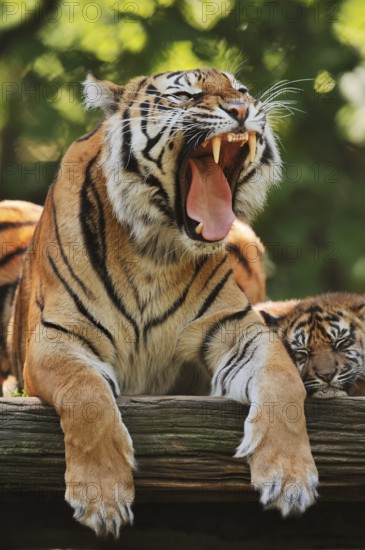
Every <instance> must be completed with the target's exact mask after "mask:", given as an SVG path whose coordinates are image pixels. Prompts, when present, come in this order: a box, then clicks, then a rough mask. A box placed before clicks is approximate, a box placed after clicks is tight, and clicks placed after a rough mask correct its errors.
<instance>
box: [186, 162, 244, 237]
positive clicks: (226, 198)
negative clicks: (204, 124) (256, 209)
mask: <svg viewBox="0 0 365 550" xmlns="http://www.w3.org/2000/svg"><path fill="white" fill-rule="evenodd" d="M189 167H190V170H191V174H192V176H191V185H190V190H189V194H188V198H187V202H186V210H187V214H188V216H189V218H191V219H192V220H195V221H197V222H201V223H202V224H203V230H202V235H203V237H204V239H205V240H207V241H220V240H222V239H224V237H226V235H227V234H228V232H229V230H230V228H231V225H232V223H233V221H234V214H233V212H232V193H231V188H230V186H229V183H228V181H227V179H226V176H225V175H224V173H223V171H222V169H221V167H220V166H219V164H216V163H215V162H214V160H213V158H212V157H200V158H194V159H190V160H189Z"/></svg>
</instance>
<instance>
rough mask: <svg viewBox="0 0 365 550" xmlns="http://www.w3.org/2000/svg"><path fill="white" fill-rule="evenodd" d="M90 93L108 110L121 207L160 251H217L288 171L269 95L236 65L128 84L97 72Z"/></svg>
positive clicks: (91, 100) (115, 199) (108, 144)
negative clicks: (283, 169) (263, 97)
mask: <svg viewBox="0 0 365 550" xmlns="http://www.w3.org/2000/svg"><path fill="white" fill-rule="evenodd" d="M85 98H86V105H87V107H89V108H92V107H100V108H102V109H103V110H104V112H105V113H106V119H105V121H104V123H103V125H104V128H105V132H104V136H105V138H104V140H105V141H104V150H103V155H102V157H101V162H102V165H103V169H104V173H105V176H106V178H107V186H108V193H109V198H110V200H111V202H112V204H113V207H114V210H115V213H116V215H117V217H118V219H119V220H120V221H121V222H122V223H124V224H127V225H128V226H129V228H130V231H131V233H132V235H133V237H134V239H135V241H136V242H137V243H139V244H140V246H142V243H143V247H144V250H145V252H151V253H156V252H157V250H158V251H159V256H160V259H161V256H162V254H169V253H171V251H175V252H176V251H177V252H178V253H181V252H182V251H184V252H186V251H198V252H202V253H207V252H209V251H211V250H215V249H216V248H217V243H218V244H219V243H220V242H221V241H223V240H224V239H225V237H226V236H227V234H228V232H229V230H230V227H231V225H232V222H233V220H234V217H235V216H237V217H238V218H240V219H242V220H247V219H249V218H250V217H251V216H252V215H253V214H254V213H255V212H256V211H257V210H259V209H260V208H261V207H262V205H263V203H264V200H265V196H266V192H267V189H268V187H269V185H270V184H272V183H274V182H275V181H277V179H278V177H279V175H280V158H279V153H278V150H277V147H276V144H275V140H274V137H273V134H272V132H271V130H270V128H269V126H268V123H267V120H266V113H265V108H268V104H267V103H265V108H264V105H263V104H261V102H260V101H258V100H255V99H254V98H253V97H251V96H250V94H249V92H248V90H247V88H246V86H244V85H243V84H241V83H240V82H238V81H237V80H236V79H235V78H234V77H233V76H232V75H231V74H229V73H225V72H219V71H217V70H215V69H196V70H191V71H178V72H168V73H162V74H157V75H154V76H151V77H140V78H137V79H134V80H132V81H130V82H128V83H127V84H126V85H124V86H122V85H121V86H120V85H116V84H112V83H111V82H107V81H100V80H97V79H95V78H94V77H92V76H89V77H88V79H87V81H86V83H85Z"/></svg>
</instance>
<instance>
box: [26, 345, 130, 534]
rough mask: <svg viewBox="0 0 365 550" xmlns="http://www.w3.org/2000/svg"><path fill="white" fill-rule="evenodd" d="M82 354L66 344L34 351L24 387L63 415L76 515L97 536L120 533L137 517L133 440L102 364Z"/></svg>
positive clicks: (69, 491) (68, 478) (68, 475)
mask: <svg viewBox="0 0 365 550" xmlns="http://www.w3.org/2000/svg"><path fill="white" fill-rule="evenodd" d="M55 347H57V346H55ZM43 351H44V350H43ZM80 356H81V354H80V353H79V354H77V355H76V354H75V356H72V355H71V353H70V349H67V350H66V349H65V350H64V353H62V354H60V355H56V356H55V354H54V353H53V355H48V356H45V355H44V353H43V355H42V357H41V358H39V355H38V358H37V351H36V350H33V352H32V353H31V354H30V357H34V359H37V360H35V361H34V362H32V366H31V368H29V366H28V365H26V367H25V370H24V378H25V389H26V391H27V392H28V394H29V395H37V396H39V397H41V398H42V399H45V400H46V401H48V402H49V403H51V404H52V405H53V406H54V407H55V409H56V411H57V413H58V414H59V415H60V417H61V426H62V429H63V432H64V439H65V453H66V474H65V482H66V494H65V498H66V501H67V502H68V503H69V504H70V505H71V506H72V508H73V509H74V517H75V519H77V520H78V521H79V522H80V523H82V524H83V525H86V526H88V527H90V528H91V529H93V530H94V531H95V533H96V534H97V535H106V534H109V533H111V534H113V535H114V536H115V537H117V536H118V535H119V531H120V528H121V526H122V525H124V524H128V523H132V522H133V514H132V511H131V504H132V502H133V499H134V485H133V475H132V469H133V466H134V456H133V446H132V440H131V438H130V436H129V433H128V430H127V428H126V427H125V425H124V424H123V422H122V419H121V415H120V412H119V410H118V407H117V405H116V403H115V400H114V397H113V394H112V391H111V389H110V386H109V384H108V382H107V381H106V379H105V378H104V377H103V368H102V365H103V363H100V366H98V365H97V364H96V362H95V361H94V362H92V361H90V363H88V362H87V360H84V361H83V360H81V359H80ZM93 363H94V364H93ZM109 368H110V367H109ZM106 378H108V377H106Z"/></svg>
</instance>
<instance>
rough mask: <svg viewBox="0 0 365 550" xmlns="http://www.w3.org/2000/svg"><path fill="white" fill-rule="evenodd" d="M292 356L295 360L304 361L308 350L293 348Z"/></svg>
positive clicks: (307, 355)
mask: <svg viewBox="0 0 365 550" xmlns="http://www.w3.org/2000/svg"><path fill="white" fill-rule="evenodd" d="M294 356H295V359H296V360H297V361H305V360H306V359H307V358H308V357H309V350H307V349H304V348H303V349H295V350H294Z"/></svg>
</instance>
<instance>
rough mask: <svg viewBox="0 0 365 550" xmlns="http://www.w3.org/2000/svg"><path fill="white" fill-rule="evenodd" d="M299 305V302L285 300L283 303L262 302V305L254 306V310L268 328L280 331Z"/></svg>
mask: <svg viewBox="0 0 365 550" xmlns="http://www.w3.org/2000/svg"><path fill="white" fill-rule="evenodd" d="M298 304H299V300H283V301H281V302H270V301H269V302H262V303H261V304H254V306H253V309H254V310H255V311H256V312H257V313H258V314H259V315H261V317H262V318H263V320H264V322H265V323H266V325H267V326H268V327H270V328H272V329H274V330H278V329H279V327H280V326H282V323H283V321H285V319H286V318H287V316H288V315H289V313H291V312H292V311H293V310H294V309H295V307H296V306H297V305H298Z"/></svg>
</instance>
